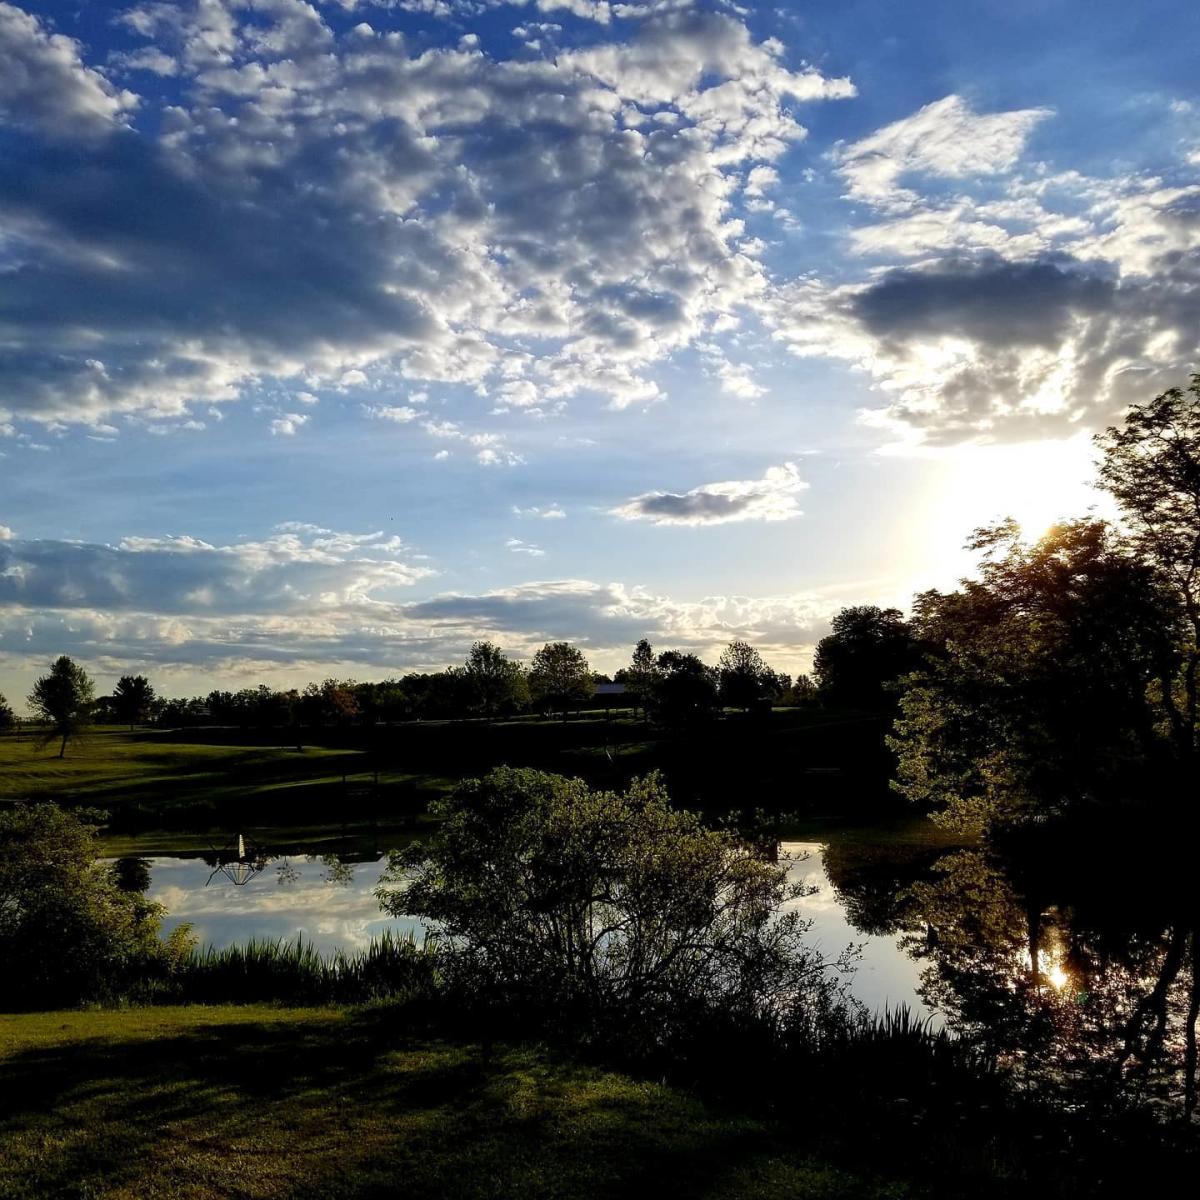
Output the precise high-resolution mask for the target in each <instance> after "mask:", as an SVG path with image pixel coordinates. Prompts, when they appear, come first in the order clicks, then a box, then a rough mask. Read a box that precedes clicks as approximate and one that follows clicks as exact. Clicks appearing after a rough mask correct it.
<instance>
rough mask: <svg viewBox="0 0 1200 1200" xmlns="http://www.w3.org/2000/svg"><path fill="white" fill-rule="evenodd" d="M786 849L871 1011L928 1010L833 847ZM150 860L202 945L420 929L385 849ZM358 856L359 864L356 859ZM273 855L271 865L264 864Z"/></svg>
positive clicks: (157, 887) (825, 944) (167, 900)
mask: <svg viewBox="0 0 1200 1200" xmlns="http://www.w3.org/2000/svg"><path fill="white" fill-rule="evenodd" d="M780 850H781V853H783V854H785V855H787V856H788V857H789V858H790V859H792V860H794V861H793V863H792V866H791V868H790V870H789V877H790V879H791V880H792V881H793V882H800V883H803V884H804V885H805V886H806V887H814V888H815V889H816V891H815V892H813V893H812V894H811V895H808V896H805V897H804V898H803V899H800V900H798V901H795V902H794V903H795V906H796V907H798V908H799V909H800V911H801V912H802V913H803V915H804V917H805V918H806V919H807V920H809V921H811V922H812V928H811V931H810V933H809V940H810V941H811V942H812V943H813V944H814V945H816V946H817V947H819V949H820V950H821V951H822V952H823V953H824V954H825V955H826V956H827V957H829V958H836V957H837V956H838V955H839V954H840V953H841V952H842V951H843V950H844V949H845V948H846V947H847V946H849V945H854V946H856V947H859V950H860V954H859V958H858V962H857V969H856V970H855V973H854V978H853V983H852V985H851V990H852V992H853V994H854V995H855V996H856V997H857V998H858V999H859V1000H861V1001H862V1002H863V1003H864V1004H865V1005H867V1006H868V1007H869V1008H871V1009H872V1010H882V1009H884V1008H887V1007H891V1008H896V1007H897V1006H899V1005H901V1004H907V1005H908V1006H909V1007H910V1008H912V1009H914V1010H917V1011H919V1012H921V1013H922V1014H925V1013H926V1012H927V1011H928V1010H927V1007H926V1005H925V1004H924V1003H923V1001H922V1000H921V999H920V997H919V995H918V994H917V989H918V984H919V981H920V966H919V964H918V963H917V962H915V961H914V960H913V958H912V957H910V956H909V955H908V954H906V953H905V951H904V950H903V949H902V948H901V947H900V945H899V944H898V941H897V938H896V937H895V936H892V935H890V934H881V933H875V932H864V931H863V930H861V929H859V928H857V927H856V926H855V924H854V922H853V920H852V918H851V915H850V914H849V913H848V911H847V906H846V903H845V901H844V899H843V898H842V897H841V896H840V895H839V893H838V891H837V889H836V888H835V887H834V885H833V883H832V882H831V881H830V879H829V877H828V875H827V874H826V871H825V866H824V857H823V855H824V852H825V850H826V847H825V846H824V845H823V844H821V843H818V842H784V843H782V844H781V846H780ZM233 857H234V856H233V855H232V853H230V854H224V855H215V854H211V853H210V854H207V855H205V856H198V855H194V856H190V857H183V856H160V857H153V858H149V859H148V860H147V861H148V864H149V868H150V888H149V893H148V894H149V897H150V898H151V899H152V900H156V901H158V902H159V903H161V904H163V905H165V906H166V909H167V912H168V914H169V915H168V917H167V919H166V921H165V923H164V928H165V929H166V930H168V931H169V930H170V929H172V928H174V927H175V926H177V925H180V924H183V923H188V924H190V925H191V926H192V929H193V932H194V934H195V935H196V937H197V938H198V939H199V940H200V942H201V943H202V944H211V945H214V946H228V945H231V944H233V943H234V942H245V941H246V940H248V939H249V938H271V939H276V938H283V939H286V940H292V939H295V938H296V937H302V938H303V939H304V941H305V942H309V943H312V944H313V945H314V946H316V947H317V948H318V949H320V950H322V951H330V950H334V949H337V948H341V949H345V950H353V949H360V948H362V947H365V946H366V945H367V944H369V943H370V941H371V939H372V938H374V937H377V936H378V935H379V934H380V933H382V932H383V931H384V930H393V931H397V932H409V931H416V932H417V933H418V936H419V934H420V925H419V923H418V922H417V921H415V920H412V919H399V920H396V919H392V918H390V917H386V916H384V915H383V914H382V913H381V912H380V910H379V904H378V901H377V900H376V899H375V895H374V893H375V888H376V887H377V886H378V883H379V878H380V875H381V874H382V872H383V870H384V867H385V866H386V862H387V860H386V855H385V854H382V853H378V852H377V853H374V854H371V853H370V852H367V853H366V854H363V853H362V852H359V853H358V854H356V855H347V854H345V853H343V854H340V855H338V854H327V855H325V856H317V855H295V854H291V855H279V856H269V857H268V856H261V857H260V858H258V859H256V858H255V855H254V853H253V852H250V853H248V854H245V855H244V856H243V857H245V858H247V859H249V860H251V861H249V862H247V863H234V862H226V863H225V864H224V865H223V866H222V864H221V863H219V862H218V861H217V860H218V859H220V858H229V859H232V858H233ZM355 857H358V858H360V859H361V861H353V858H355ZM263 859H265V861H263Z"/></svg>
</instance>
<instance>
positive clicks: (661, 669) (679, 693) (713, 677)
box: [654, 650, 719, 729]
mask: <svg viewBox="0 0 1200 1200" xmlns="http://www.w3.org/2000/svg"><path fill="white" fill-rule="evenodd" d="M657 667H658V673H657V675H656V677H655V683H654V715H655V717H656V719H657V720H659V721H660V722H662V724H664V725H667V726H669V727H672V728H675V729H680V728H684V727H686V726H688V725H696V724H699V723H702V722H704V721H707V720H709V719H711V718H712V716H713V714H714V713H715V712H716V709H717V703H718V698H719V691H718V679H717V673H716V671H714V670H713V669H712V667H710V666H707V665H706V664H705V663H703V662H701V661H700V659H699V658H697V657H696V655H694V654H685V653H683V652H682V651H679V650H666V651H664V652H663V653H662V654H660V655H659V656H658V662H657Z"/></svg>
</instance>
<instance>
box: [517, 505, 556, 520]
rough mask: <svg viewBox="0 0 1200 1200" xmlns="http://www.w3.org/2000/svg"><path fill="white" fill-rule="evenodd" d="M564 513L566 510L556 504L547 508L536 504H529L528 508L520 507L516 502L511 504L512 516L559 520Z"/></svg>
mask: <svg viewBox="0 0 1200 1200" xmlns="http://www.w3.org/2000/svg"><path fill="white" fill-rule="evenodd" d="M566 515H567V514H566V512H565V511H564V510H563V509H561V508H559V506H558V505H557V504H552V505H551V506H550V507H548V508H540V507H539V506H538V505H536V504H533V505H530V506H529V507H528V508H521V507H520V505H517V504H514V505H513V516H515V517H537V518H540V519H541V520H543V521H561V520H563V518H565V517H566Z"/></svg>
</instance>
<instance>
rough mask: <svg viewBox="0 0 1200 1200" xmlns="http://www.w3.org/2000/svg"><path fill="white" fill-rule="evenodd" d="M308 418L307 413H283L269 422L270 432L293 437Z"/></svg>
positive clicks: (306, 422) (305, 423)
mask: <svg viewBox="0 0 1200 1200" xmlns="http://www.w3.org/2000/svg"><path fill="white" fill-rule="evenodd" d="M309 420H310V418H309V416H308V414H307V413H292V412H290V413H283V414H281V415H280V416H278V417H276V418H275V419H274V420H273V421H272V422H271V432H272V433H273V434H276V435H282V436H284V437H294V436H295V435H296V433H297V432H298V431H299V430H300V429H301V428H302V427H303V426H305V425H307V424H308V422H309Z"/></svg>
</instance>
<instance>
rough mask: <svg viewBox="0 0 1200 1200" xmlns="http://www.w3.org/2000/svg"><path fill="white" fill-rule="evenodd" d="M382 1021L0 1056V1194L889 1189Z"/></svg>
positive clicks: (240, 1026) (836, 1192)
mask: <svg viewBox="0 0 1200 1200" xmlns="http://www.w3.org/2000/svg"><path fill="white" fill-rule="evenodd" d="M192 1011H195V1010H192ZM201 1011H203V1010H201ZM185 1012H186V1010H179V1014H180V1016H181V1017H184V1016H185ZM125 1015H126V1017H127V1019H128V1021H129V1027H130V1029H131V1030H135V1029H136V1028H137V1016H136V1014H135V1013H130V1014H125ZM400 1020H401V1018H398V1017H397V1016H396V1015H395V1014H394V1013H391V1012H389V1011H388V1010H387V1009H386V1008H379V1009H369V1010H362V1011H359V1012H356V1013H354V1012H350V1013H333V1012H329V1013H321V1012H316V1013H312V1014H311V1015H304V1016H301V1015H300V1014H296V1013H290V1014H286V1015H284V1014H280V1015H279V1016H278V1017H276V1016H273V1015H271V1014H269V1013H268V1014H265V1015H264V1016H263V1017H262V1019H261V1020H256V1021H254V1022H253V1023H246V1022H245V1021H244V1020H242V1021H233V1020H230V1021H229V1022H227V1023H224V1022H222V1023H207V1024H197V1023H193V1024H191V1025H190V1026H189V1025H188V1024H187V1022H186V1020H180V1021H179V1022H178V1023H177V1024H175V1025H174V1026H168V1027H166V1028H164V1029H162V1030H161V1031H160V1032H159V1033H158V1034H157V1035H156V1036H153V1035H152V1036H144V1035H143V1036H123V1035H119V1036H115V1037H114V1036H111V1035H110V1036H105V1037H100V1038H91V1039H88V1040H81V1041H74V1042H69V1041H68V1042H57V1043H55V1044H53V1045H49V1046H42V1047H31V1048H29V1049H26V1050H24V1051H21V1052H18V1053H17V1054H15V1055H14V1056H12V1057H9V1058H7V1059H4V1060H0V1097H2V1099H0V1196H13V1197H15V1196H27V1195H38V1196H59V1195H62V1196H66V1195H71V1196H80V1195H88V1196H112V1197H123V1196H130V1197H134V1196H136V1197H143V1196H151V1195H169V1196H196V1197H208V1196H214V1197H215V1196H247V1197H259V1196H262V1197H267V1196H292V1195H304V1196H345V1197H363V1196H376V1195H378V1196H382V1195H405V1196H429V1197H434V1196H437V1197H507V1196H513V1197H517V1196H520V1197H533V1196H545V1197H560V1196H561V1197H602V1196H604V1197H608V1196H623V1195H638V1194H644V1195H670V1196H697V1197H700V1196H706V1197H707V1196H713V1197H717V1196H741V1195H754V1194H759V1190H760V1188H763V1187H767V1188H769V1190H770V1194H771V1195H773V1196H774V1195H780V1194H783V1195H791V1196H811V1197H842V1196H846V1197H849V1196H872V1195H890V1196H895V1195H903V1194H906V1193H904V1192H903V1191H895V1190H889V1191H886V1192H881V1191H877V1190H875V1189H874V1188H872V1187H869V1186H867V1185H865V1184H864V1183H863V1182H862V1181H861V1180H859V1181H853V1180H850V1179H848V1178H847V1177H846V1176H844V1175H842V1174H840V1173H838V1172H835V1171H832V1170H829V1169H826V1168H824V1167H822V1166H820V1165H813V1164H810V1163H806V1162H803V1161H797V1160H795V1159H791V1158H789V1157H787V1156H781V1155H780V1154H779V1152H778V1151H779V1148H778V1146H777V1145H773V1143H772V1139H771V1137H770V1135H769V1134H768V1132H767V1131H766V1130H765V1128H764V1127H763V1126H761V1125H759V1124H757V1123H755V1122H753V1121H749V1120H743V1119H731V1118H723V1117H719V1116H714V1115H713V1114H712V1113H710V1112H709V1111H707V1110H706V1109H704V1108H703V1107H702V1106H701V1105H700V1104H698V1103H697V1102H695V1101H693V1100H691V1099H688V1098H686V1097H683V1096H681V1095H680V1094H678V1093H675V1092H672V1091H670V1090H669V1089H666V1088H663V1087H659V1086H656V1085H652V1084H644V1083H638V1082H635V1081H632V1080H629V1079H627V1078H624V1077H621V1076H615V1075H611V1074H606V1073H604V1072H601V1071H597V1070H591V1069H588V1068H584V1067H578V1066H568V1065H564V1064H561V1063H557V1062H555V1061H554V1060H553V1059H552V1058H550V1057H549V1056H547V1055H545V1054H543V1053H540V1052H537V1051H533V1050H528V1049H523V1050H503V1049H502V1050H499V1051H498V1052H497V1053H496V1054H495V1055H493V1056H490V1057H488V1058H487V1059H486V1060H485V1059H484V1058H483V1057H482V1056H481V1055H480V1054H479V1052H478V1051H477V1050H476V1049H475V1048H472V1047H464V1046H460V1045H453V1044H448V1043H443V1042H436V1041H428V1040H421V1039H416V1038H413V1037H412V1036H410V1035H408V1034H406V1031H405V1030H404V1028H403V1027H401V1026H400ZM110 1026H111V1020H110ZM764 1194H765V1193H764Z"/></svg>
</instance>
